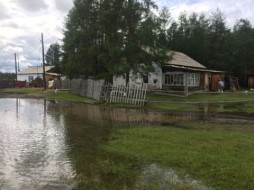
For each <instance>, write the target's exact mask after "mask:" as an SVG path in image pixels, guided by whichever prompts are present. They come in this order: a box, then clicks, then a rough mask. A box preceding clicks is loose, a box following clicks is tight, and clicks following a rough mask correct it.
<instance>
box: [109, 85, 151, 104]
mask: <svg viewBox="0 0 254 190" xmlns="http://www.w3.org/2000/svg"><path fill="white" fill-rule="evenodd" d="M146 92H147V84H144V83H143V84H142V85H141V86H140V87H137V86H120V85H119V86H113V87H112V90H111V92H110V98H109V102H110V103H126V104H133V105H139V106H144V104H145V99H146Z"/></svg>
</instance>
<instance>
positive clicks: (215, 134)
mask: <svg viewBox="0 0 254 190" xmlns="http://www.w3.org/2000/svg"><path fill="white" fill-rule="evenodd" d="M253 127H254V126H252V125H232V124H231V125H229V124H228V125H226V124H223V125H221V124H215V123H206V122H199V123H181V124H179V126H178V127H172V126H171V127H170V126H169V127H167V128H166V127H160V126H158V127H157V128H144V127H143V128H142V127H137V128H132V129H120V130H119V131H118V133H117V134H116V135H114V136H112V138H111V140H110V141H109V142H108V144H107V145H106V146H105V147H104V149H105V150H107V151H109V152H111V153H114V154H118V155H122V156H123V155H124V156H126V157H134V158H136V159H137V160H139V161H142V162H143V163H158V164H160V165H161V166H164V167H169V168H173V169H175V170H176V171H178V173H179V174H180V175H182V176H183V175H186V174H189V175H190V176H191V177H192V178H193V179H197V180H200V181H202V182H204V183H205V184H206V185H207V186H211V187H212V188H213V189H223V190H224V189H251V188H252V187H254V181H253V180H252V179H253V178H254V151H253V147H254V135H253V134H254V128H253Z"/></svg>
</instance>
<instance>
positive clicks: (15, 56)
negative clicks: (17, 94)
mask: <svg viewBox="0 0 254 190" xmlns="http://www.w3.org/2000/svg"><path fill="white" fill-rule="evenodd" d="M14 59H15V74H16V81H17V80H18V72H17V55H16V53H14Z"/></svg>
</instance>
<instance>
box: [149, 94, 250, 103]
mask: <svg viewBox="0 0 254 190" xmlns="http://www.w3.org/2000/svg"><path fill="white" fill-rule="evenodd" d="M147 100H148V101H179V102H187V101H189V102H190V101H191V102H203V101H205V102H207V101H208V102H211V101H239V100H246V101H254V93H244V92H236V93H233V92H232V93H210V94H209V93H198V94H192V95H190V96H187V97H178V96H170V95H168V96H167V95H154V94H148V95H147Z"/></svg>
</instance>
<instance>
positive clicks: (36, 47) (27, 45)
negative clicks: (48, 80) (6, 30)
mask: <svg viewBox="0 0 254 190" xmlns="http://www.w3.org/2000/svg"><path fill="white" fill-rule="evenodd" d="M0 38H1V39H3V38H2V37H1V36H0ZM0 49H1V54H0V71H3V72H14V53H18V54H19V56H20V57H23V58H24V59H25V60H20V68H21V69H24V68H26V67H27V66H28V65H40V64H41V42H40V36H39V35H38V36H37V35H36V34H35V35H26V36H19V37H17V38H14V39H13V40H12V41H7V42H6V43H1V42H0ZM18 50H20V51H18Z"/></svg>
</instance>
